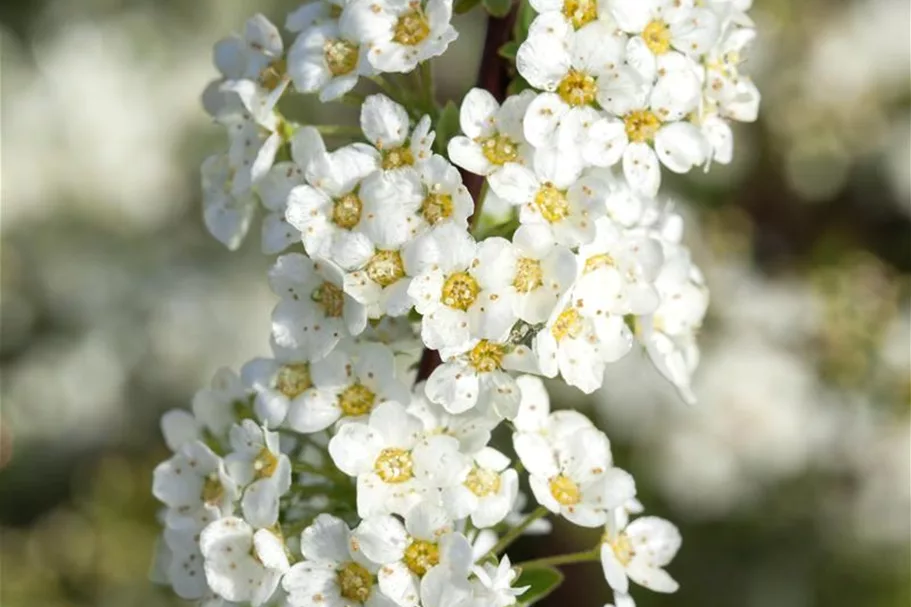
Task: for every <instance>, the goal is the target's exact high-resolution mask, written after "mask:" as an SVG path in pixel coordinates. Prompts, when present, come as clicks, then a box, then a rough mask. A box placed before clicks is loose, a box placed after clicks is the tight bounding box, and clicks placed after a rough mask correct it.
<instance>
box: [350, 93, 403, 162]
mask: <svg viewBox="0 0 911 607" xmlns="http://www.w3.org/2000/svg"><path fill="white" fill-rule="evenodd" d="M361 129H363V131H364V136H365V137H367V139H368V140H370V141H371V142H372V143H373V144H374V145H375V146H376V147H377V148H379V149H381V150H382V149H392V148H396V147H399V146H401V145H402V144H403V143H405V139H406V138H407V137H408V113H407V112H406V111H405V108H403V107H402V106H401V105H399V104H398V103H396V102H394V101H393V100H391V99H389V97H386V96H385V95H370V96H369V97H367V99H366V100H365V101H364V104H363V106H361Z"/></svg>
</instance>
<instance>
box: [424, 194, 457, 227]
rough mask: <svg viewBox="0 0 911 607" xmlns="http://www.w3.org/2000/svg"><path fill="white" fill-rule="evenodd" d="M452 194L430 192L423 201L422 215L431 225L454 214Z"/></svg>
mask: <svg viewBox="0 0 911 607" xmlns="http://www.w3.org/2000/svg"><path fill="white" fill-rule="evenodd" d="M452 209H453V204H452V196H450V195H449V194H433V193H431V194H428V195H427V198H425V199H424V202H422V203H421V216H422V217H423V218H424V220H425V221H426V222H427V223H429V224H430V225H434V224H436V223H437V222H438V221H443V220H444V219H448V218H449V217H450V216H451V215H452Z"/></svg>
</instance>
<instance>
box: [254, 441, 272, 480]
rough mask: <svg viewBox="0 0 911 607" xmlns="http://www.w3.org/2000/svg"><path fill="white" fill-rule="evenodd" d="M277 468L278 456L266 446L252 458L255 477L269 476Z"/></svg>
mask: <svg viewBox="0 0 911 607" xmlns="http://www.w3.org/2000/svg"><path fill="white" fill-rule="evenodd" d="M276 468H278V458H277V457H276V456H275V454H274V453H272V452H271V451H270V450H269V448H268V447H263V448H262V449H260V450H259V453H257V454H256V457H255V458H254V459H253V474H254V476H255V477H256V478H269V477H271V476H272V475H273V474H275V469H276Z"/></svg>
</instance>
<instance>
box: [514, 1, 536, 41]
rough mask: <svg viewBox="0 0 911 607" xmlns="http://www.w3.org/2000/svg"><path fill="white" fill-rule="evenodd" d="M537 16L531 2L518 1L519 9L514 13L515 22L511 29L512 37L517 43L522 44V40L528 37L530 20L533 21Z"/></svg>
mask: <svg viewBox="0 0 911 607" xmlns="http://www.w3.org/2000/svg"><path fill="white" fill-rule="evenodd" d="M537 16H538V13H536V12H535V9H533V8H532V7H531V3H529V1H528V0H521V2H520V3H519V11H518V13H517V14H516V24H515V26H514V27H513V30H512V32H513V36H512V37H513V38H514V39H515V41H516V42H517V43H519V44H522V42H524V41H525V39H526V38H528V28H530V27H531V22H532V21H534V20H535V17H537Z"/></svg>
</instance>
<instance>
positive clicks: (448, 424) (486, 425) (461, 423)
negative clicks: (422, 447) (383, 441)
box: [408, 383, 502, 454]
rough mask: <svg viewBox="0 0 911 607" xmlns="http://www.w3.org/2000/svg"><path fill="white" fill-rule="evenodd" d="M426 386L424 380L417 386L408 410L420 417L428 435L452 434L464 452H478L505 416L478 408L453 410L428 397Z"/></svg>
mask: <svg viewBox="0 0 911 607" xmlns="http://www.w3.org/2000/svg"><path fill="white" fill-rule="evenodd" d="M424 387H425V384H424V383H418V384H417V385H416V386H415V387H414V390H413V392H412V397H411V402H410V403H409V405H408V413H410V414H411V415H414V416H415V417H417V418H418V419H420V420H421V422H422V423H423V425H424V430H423V432H424V434H425V435H426V436H434V435H437V434H443V435H446V436H452V437H453V438H455V439H456V440H458V441H459V450H460V451H461V452H462V453H465V454H475V453H477V452H478V451H480V450H481V449H483V448H484V447H485V446H487V443H489V442H490V433H491V431H492V430H493V429H494V428H495V427H496V426H497V425H498V424H499V423H500V421H501V419H502V418H500V416H498V415H493V414H491V412H490V411H482V410H481V409H479V408H474V409H469V410H467V411H465V412H464V413H459V414H453V413H450V412H449V411H447V410H446V409H445V408H444V407H443V406H442V405H439V404H437V403H435V402H433V401H431V400H430V399H428V398H427V395H426V391H425V389H424Z"/></svg>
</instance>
